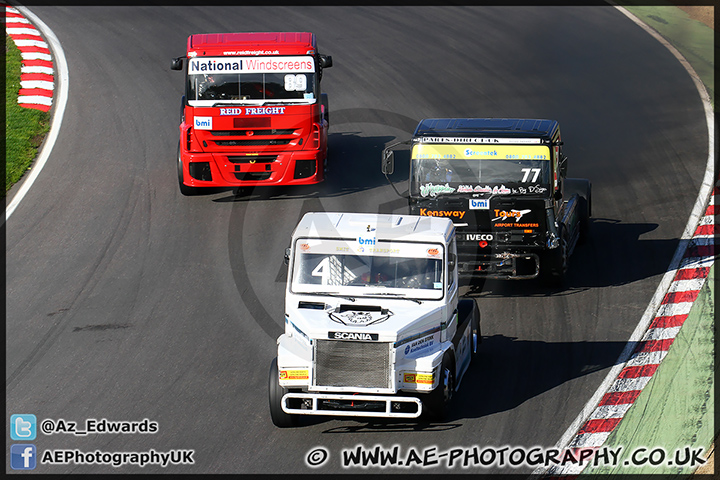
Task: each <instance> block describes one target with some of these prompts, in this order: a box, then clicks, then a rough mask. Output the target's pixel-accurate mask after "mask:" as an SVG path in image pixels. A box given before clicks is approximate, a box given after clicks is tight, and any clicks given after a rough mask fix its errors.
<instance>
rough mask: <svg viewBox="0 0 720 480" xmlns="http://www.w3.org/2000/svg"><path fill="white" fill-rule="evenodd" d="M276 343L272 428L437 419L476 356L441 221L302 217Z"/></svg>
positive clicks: (473, 311) (473, 314) (475, 333)
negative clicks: (307, 420)
mask: <svg viewBox="0 0 720 480" xmlns="http://www.w3.org/2000/svg"><path fill="white" fill-rule="evenodd" d="M285 257H286V262H287V263H288V282H287V288H286V292H285V295H286V297H285V333H284V334H282V335H280V337H279V338H278V340H277V344H278V351H277V358H276V359H274V360H273V361H272V365H271V368H270V375H269V401H270V416H271V418H272V421H273V423H274V424H275V425H276V426H278V427H291V426H294V425H296V424H297V420H298V416H299V415H327V416H352V417H388V418H417V417H419V416H420V415H421V414H423V413H425V415H424V416H426V417H428V418H431V419H438V420H439V419H442V418H443V417H444V416H445V414H446V412H447V408H448V403H449V402H450V399H451V398H452V396H453V393H454V392H455V391H456V390H457V388H458V387H459V385H460V380H461V379H462V377H463V375H464V374H465V372H466V371H467V369H468V367H469V365H470V362H471V360H472V359H473V358H474V357H475V355H476V354H477V351H478V345H479V343H480V341H481V336H480V314H479V311H478V308H477V305H476V303H475V300H473V299H458V273H457V262H456V258H457V253H456V241H455V227H454V226H453V223H452V221H451V220H450V219H448V218H437V217H421V216H413V215H377V214H360V213H307V214H306V215H305V216H304V217H303V218H302V220H301V221H300V223H299V224H298V226H297V227H296V228H295V231H294V232H293V235H292V241H291V246H290V248H288V249H287V251H286V256H285Z"/></svg>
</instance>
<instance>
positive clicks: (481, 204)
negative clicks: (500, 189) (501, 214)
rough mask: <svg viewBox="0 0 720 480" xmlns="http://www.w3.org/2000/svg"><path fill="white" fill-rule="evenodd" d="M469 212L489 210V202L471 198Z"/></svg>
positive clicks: (483, 199)
mask: <svg viewBox="0 0 720 480" xmlns="http://www.w3.org/2000/svg"><path fill="white" fill-rule="evenodd" d="M470 210H490V200H489V199H487V198H471V199H470Z"/></svg>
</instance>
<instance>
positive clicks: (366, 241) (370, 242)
mask: <svg viewBox="0 0 720 480" xmlns="http://www.w3.org/2000/svg"><path fill="white" fill-rule="evenodd" d="M357 241H358V243H359V244H360V245H375V242H376V241H377V239H376V238H362V237H358V240H357Z"/></svg>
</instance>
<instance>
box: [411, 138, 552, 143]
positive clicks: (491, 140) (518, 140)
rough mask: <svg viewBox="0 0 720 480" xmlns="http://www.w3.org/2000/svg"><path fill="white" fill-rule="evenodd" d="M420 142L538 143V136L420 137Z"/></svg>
mask: <svg viewBox="0 0 720 480" xmlns="http://www.w3.org/2000/svg"><path fill="white" fill-rule="evenodd" d="M420 141H421V142H422V143H513V144H514V143H540V139H539V138H487V137H422V138H421V140H420Z"/></svg>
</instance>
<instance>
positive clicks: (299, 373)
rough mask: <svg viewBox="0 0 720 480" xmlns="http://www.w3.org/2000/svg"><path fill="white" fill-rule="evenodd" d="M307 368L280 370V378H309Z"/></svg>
mask: <svg viewBox="0 0 720 480" xmlns="http://www.w3.org/2000/svg"><path fill="white" fill-rule="evenodd" d="M309 379H310V374H309V373H308V371H307V370H280V380H309Z"/></svg>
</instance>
